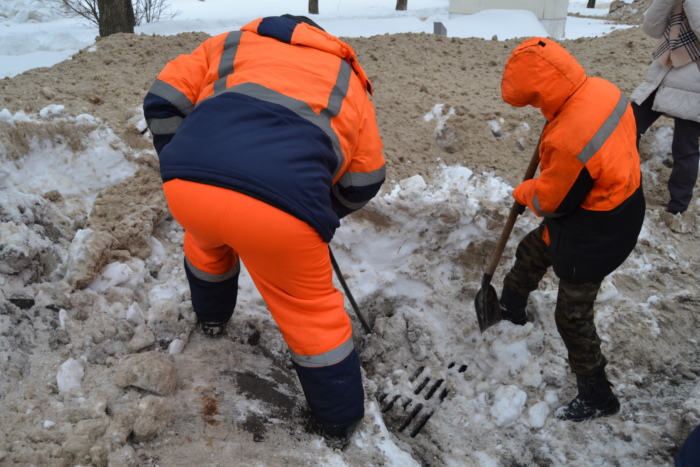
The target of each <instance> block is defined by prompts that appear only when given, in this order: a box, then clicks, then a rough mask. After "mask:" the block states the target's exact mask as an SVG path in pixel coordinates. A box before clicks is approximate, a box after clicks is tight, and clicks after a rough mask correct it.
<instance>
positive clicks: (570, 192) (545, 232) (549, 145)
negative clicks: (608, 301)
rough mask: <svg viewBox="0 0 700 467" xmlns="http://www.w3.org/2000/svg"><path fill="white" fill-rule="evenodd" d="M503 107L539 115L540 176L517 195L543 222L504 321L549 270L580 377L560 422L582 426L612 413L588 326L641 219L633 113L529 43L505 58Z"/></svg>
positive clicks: (523, 250) (621, 99)
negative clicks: (532, 110) (542, 124)
mask: <svg viewBox="0 0 700 467" xmlns="http://www.w3.org/2000/svg"><path fill="white" fill-rule="evenodd" d="M501 92H502V96H503V100H504V101H505V102H507V103H509V104H511V105H514V106H516V107H524V106H526V105H531V106H533V107H536V108H539V109H540V110H541V112H542V114H543V115H544V117H545V118H546V120H547V124H546V126H545V128H544V130H543V132H542V137H541V142H540V147H539V156H540V174H539V176H538V177H537V178H534V179H531V180H527V181H524V182H523V183H521V184H520V185H519V186H517V187H516V188H515V190H514V191H513V197H514V198H515V200H516V201H517V202H518V203H519V204H521V205H522V206H527V207H529V208H530V209H531V210H532V211H533V212H534V213H535V214H536V215H537V216H541V217H543V218H544V220H543V222H542V224H541V225H540V226H539V227H538V228H537V229H535V230H534V231H532V232H530V233H529V234H528V235H527V236H525V237H524V238H523V240H522V241H521V242H520V244H519V245H518V248H517V250H516V260H515V264H514V265H513V267H512V269H511V270H510V271H509V272H508V274H507V275H506V277H505V278H504V281H503V291H502V293H501V298H500V304H501V311H502V315H503V317H504V318H505V319H507V320H509V321H511V322H513V323H515V324H519V325H524V324H526V323H527V321H528V317H527V310H526V306H527V300H528V296H529V294H530V292H532V291H533V290H535V289H536V288H537V287H538V284H539V282H540V281H541V280H542V277H543V276H544V275H545V273H546V272H547V270H548V269H549V267H550V266H552V267H553V269H554V273H555V274H556V275H557V277H558V278H559V292H558V296H557V304H556V307H555V310H554V317H555V321H556V324H557V329H558V331H559V334H560V335H561V337H562V339H563V341H564V344H565V345H566V348H567V350H568V354H569V365H570V367H571V371H572V372H573V373H574V374H575V375H576V382H577V387H578V395H577V396H576V398H574V399H573V400H572V401H571V402H570V403H569V404H567V405H566V406H564V407H562V408H560V409H559V410H558V411H557V413H556V415H557V416H558V417H559V418H561V419H564V420H572V421H583V420H589V419H593V418H597V417H601V416H604V415H611V414H614V413H617V412H618V410H619V409H620V402H619V400H618V399H617V397H616V396H615V394H614V393H613V391H612V389H611V383H610V382H609V381H608V379H607V376H606V373H605V367H606V365H607V363H608V362H607V360H606V358H605V356H604V355H603V354H602V353H601V349H600V338H599V336H598V334H597V331H596V327H595V323H594V320H593V317H594V316H593V302H594V301H595V299H596V296H597V294H598V291H599V289H600V285H601V283H602V281H603V279H604V278H605V276H607V275H608V274H610V273H611V272H613V271H614V270H615V269H617V268H618V267H619V266H620V265H621V264H622V262H623V261H624V260H625V259H626V258H627V257H628V255H629V254H630V253H631V252H632V250H633V249H634V247H635V245H636V243H637V237H638V236H639V232H640V230H641V228H642V223H643V221H644V213H645V209H646V208H645V202H644V193H643V191H642V184H641V172H640V161H639V154H638V152H637V147H636V125H635V119H634V114H633V111H632V108H631V106H630V104H629V102H628V100H627V98H626V97H625V96H624V95H623V93H622V92H621V91H620V90H619V89H618V88H617V87H616V86H615V85H613V84H612V83H610V82H608V81H606V80H604V79H601V78H595V77H589V76H586V72H585V70H584V69H583V67H582V66H581V65H580V64H579V63H578V62H577V61H576V59H575V58H574V57H573V56H572V55H571V54H569V52H567V51H566V50H565V49H564V48H563V47H562V46H561V45H559V44H557V43H556V42H554V41H552V40H549V39H543V38H538V37H536V38H531V39H527V40H525V41H524V42H522V43H521V44H520V45H519V46H518V47H517V48H516V49H515V50H514V51H513V52H512V53H511V55H510V57H509V58H508V61H507V63H506V66H505V69H504V72H503V79H502V82H501Z"/></svg>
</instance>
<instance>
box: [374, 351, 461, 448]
mask: <svg viewBox="0 0 700 467" xmlns="http://www.w3.org/2000/svg"><path fill="white" fill-rule="evenodd" d="M447 369H448V370H450V371H451V372H457V373H464V372H465V371H466V369H467V365H460V366H459V367H457V365H456V363H455V362H451V363H450V364H449V365H448V366H447ZM424 373H425V367H424V366H421V367H418V368H417V369H416V370H415V371H414V372H413V374H412V375H411V376H410V377H409V378H408V383H409V385H410V386H411V389H412V391H411V395H409V396H406V395H404V394H402V393H400V392H399V393H394V392H393V391H381V392H380V393H379V394H378V397H377V400H378V401H379V404H380V408H381V411H382V414H384V417H385V421H387V422H388V425H389V426H390V427H393V428H394V429H396V430H397V431H398V432H399V433H404V432H406V433H407V434H408V435H409V436H410V437H411V438H415V437H416V436H417V435H418V433H420V432H421V430H422V429H423V427H425V424H426V423H428V420H430V417H432V416H433V414H434V413H435V410H437V408H438V406H439V405H440V404H441V403H442V401H444V400H445V398H446V397H447V395H448V393H449V389H448V386H447V382H446V377H439V378H433V377H431V376H430V375H424ZM392 409H393V410H392Z"/></svg>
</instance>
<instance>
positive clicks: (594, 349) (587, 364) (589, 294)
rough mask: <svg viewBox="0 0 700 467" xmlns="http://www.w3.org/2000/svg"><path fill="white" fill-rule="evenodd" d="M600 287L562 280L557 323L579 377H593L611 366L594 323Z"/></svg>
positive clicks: (597, 283)
mask: <svg viewBox="0 0 700 467" xmlns="http://www.w3.org/2000/svg"><path fill="white" fill-rule="evenodd" d="M600 284H601V282H587V283H584V284H571V283H569V282H566V281H564V280H561V279H559V294H558V296H557V306H556V308H555V310H554V319H555V321H556V323H557V330H559V334H560V335H561V338H562V340H563V341H564V345H566V349H567V350H568V351H569V366H571V371H572V372H574V373H576V374H577V375H583V376H593V375H595V374H597V373H598V372H599V371H601V370H602V369H603V368H605V365H607V363H608V362H607V360H606V359H605V357H604V356H603V354H602V353H601V351H600V337H598V333H597V332H596V328H595V322H594V320H593V317H594V315H593V302H594V301H595V298H596V296H597V295H598V290H600Z"/></svg>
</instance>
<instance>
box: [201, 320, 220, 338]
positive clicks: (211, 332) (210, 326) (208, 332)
mask: <svg viewBox="0 0 700 467" xmlns="http://www.w3.org/2000/svg"><path fill="white" fill-rule="evenodd" d="M226 324H227V323H205V322H203V321H200V322H199V327H200V328H201V329H202V332H203V333H204V335H205V336H208V337H214V338H218V337H223V336H224V335H225V334H226Z"/></svg>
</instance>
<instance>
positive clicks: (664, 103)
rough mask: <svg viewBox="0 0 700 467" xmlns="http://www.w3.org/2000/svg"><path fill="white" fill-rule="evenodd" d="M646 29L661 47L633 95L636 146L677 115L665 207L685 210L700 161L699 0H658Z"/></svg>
mask: <svg viewBox="0 0 700 467" xmlns="http://www.w3.org/2000/svg"><path fill="white" fill-rule="evenodd" d="M642 30H643V31H644V32H645V33H646V34H648V35H650V36H651V37H655V38H659V45H658V46H657V48H656V50H655V51H654V52H653V57H654V61H653V62H652V64H651V66H650V67H649V71H648V72H647V76H646V78H645V79H644V82H643V83H642V84H640V85H639V86H638V87H637V89H635V91H634V92H633V93H632V96H631V100H632V108H633V109H634V115H635V118H636V120H637V144H639V137H641V135H642V134H643V133H644V132H646V131H647V130H648V129H649V127H650V126H651V125H652V124H653V123H654V122H655V121H656V120H657V119H658V118H659V117H660V116H661V115H666V116H668V117H671V118H673V120H674V127H673V142H672V145H671V152H672V156H673V166H672V169H671V175H670V177H669V180H668V191H669V194H670V200H669V202H668V205H667V208H666V210H667V211H668V212H670V213H672V214H677V213H682V212H684V211H686V210H687V209H688V205H689V204H690V201H691V199H692V197H693V187H694V186H695V182H696V180H697V177H698V162H700V150H699V148H698V139H699V138H700V61H699V59H700V42H699V41H698V36H700V0H654V1H653V2H652V4H651V6H650V7H649V9H648V10H647V12H646V13H645V14H644V22H643V23H642Z"/></svg>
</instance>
